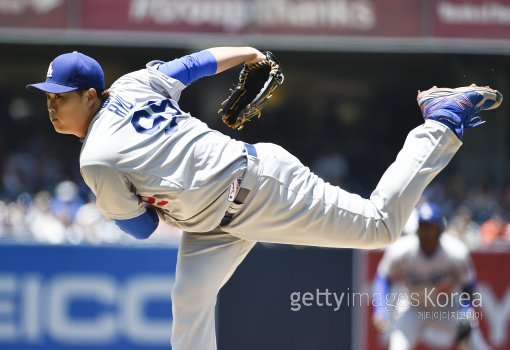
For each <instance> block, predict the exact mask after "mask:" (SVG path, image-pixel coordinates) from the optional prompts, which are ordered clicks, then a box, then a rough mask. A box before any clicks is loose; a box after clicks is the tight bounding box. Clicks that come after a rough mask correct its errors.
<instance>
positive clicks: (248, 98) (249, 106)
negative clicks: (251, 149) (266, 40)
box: [218, 51, 284, 130]
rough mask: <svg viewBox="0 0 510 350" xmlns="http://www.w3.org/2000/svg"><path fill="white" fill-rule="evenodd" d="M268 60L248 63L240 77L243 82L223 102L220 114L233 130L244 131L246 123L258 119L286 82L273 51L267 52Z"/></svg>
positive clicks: (240, 81)
mask: <svg viewBox="0 0 510 350" xmlns="http://www.w3.org/2000/svg"><path fill="white" fill-rule="evenodd" d="M263 53H264V54H265V56H266V59H265V60H262V61H260V62H257V63H254V64H251V65H248V64H245V65H244V67H243V69H242V70H241V73H240V74H239V82H238V83H237V85H236V86H235V88H234V89H233V90H232V89H231V90H230V96H228V98H227V99H226V100H225V101H223V103H222V104H221V106H222V107H221V109H220V110H219V112H218V113H219V114H220V115H221V120H223V122H224V123H225V124H227V125H228V126H229V127H231V128H233V129H236V130H241V129H242V128H243V127H244V124H245V123H247V122H249V121H250V120H252V119H253V118H255V117H257V118H260V115H261V111H262V108H263V107H264V106H265V105H266V103H267V100H268V99H269V98H270V97H271V96H272V95H271V94H272V93H273V91H274V90H275V89H276V87H277V86H278V85H280V84H282V83H283V79H284V77H283V73H282V70H281V67H280V63H279V61H278V60H277V59H276V57H275V56H274V55H273V54H272V53H271V52H269V51H265V52H263Z"/></svg>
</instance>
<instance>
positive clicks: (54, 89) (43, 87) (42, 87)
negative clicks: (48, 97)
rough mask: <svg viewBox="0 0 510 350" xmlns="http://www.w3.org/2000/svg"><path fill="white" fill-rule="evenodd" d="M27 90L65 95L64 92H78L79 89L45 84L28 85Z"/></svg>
mask: <svg viewBox="0 0 510 350" xmlns="http://www.w3.org/2000/svg"><path fill="white" fill-rule="evenodd" d="M27 90H28V91H43V92H49V93H52V94H63V93H64V92H70V91H75V90H78V88H77V87H73V86H64V85H59V84H54V83H47V82H44V83H38V84H30V85H27Z"/></svg>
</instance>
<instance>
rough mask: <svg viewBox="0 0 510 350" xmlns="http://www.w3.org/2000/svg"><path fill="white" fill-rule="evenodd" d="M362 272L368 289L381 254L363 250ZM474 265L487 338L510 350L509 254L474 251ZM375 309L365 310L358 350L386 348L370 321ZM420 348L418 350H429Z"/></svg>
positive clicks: (496, 347) (500, 349)
mask: <svg viewBox="0 0 510 350" xmlns="http://www.w3.org/2000/svg"><path fill="white" fill-rule="evenodd" d="M360 255H361V257H360V259H359V260H358V261H359V265H358V266H359V269H361V271H363V272H362V278H361V281H360V283H361V284H362V285H361V286H359V287H360V288H362V289H363V290H369V288H370V285H371V283H372V279H373V277H374V274H375V271H376V269H377V265H378V263H379V260H380V259H381V257H382V251H363V252H361V253H360ZM472 259H473V263H474V265H475V269H476V272H477V276H478V289H479V290H478V291H479V292H480V293H481V294H482V307H481V310H479V311H480V315H481V317H480V327H481V329H482V332H483V335H484V339H485V341H486V342H487V343H489V345H491V346H492V348H493V349H494V350H510V273H509V272H508V270H507V267H508V266H510V252H504V253H488V252H473V253H472ZM371 315H372V308H371V307H370V308H364V312H363V315H362V316H361V317H362V318H361V320H359V322H361V323H360V324H361V325H362V327H358V328H357V329H358V330H359V331H356V334H355V337H357V338H358V339H363V341H362V342H361V343H360V344H359V346H358V349H359V350H361V349H370V350H383V349H387V345H385V344H384V343H383V341H382V337H381V336H380V335H379V334H378V333H377V332H376V330H375V329H374V327H373V325H372V322H371ZM428 349H429V348H428V347H425V346H423V345H420V346H419V347H418V348H417V350H428Z"/></svg>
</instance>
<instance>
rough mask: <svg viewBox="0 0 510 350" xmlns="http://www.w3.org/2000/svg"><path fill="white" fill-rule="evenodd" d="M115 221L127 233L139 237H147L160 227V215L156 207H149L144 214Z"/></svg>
mask: <svg viewBox="0 0 510 350" xmlns="http://www.w3.org/2000/svg"><path fill="white" fill-rule="evenodd" d="M115 223H116V224H117V226H119V227H120V229H121V230H122V231H124V232H126V233H127V234H130V235H131V236H133V237H135V238H137V239H146V238H149V236H150V235H151V234H152V233H153V232H154V231H155V230H156V228H157V227H158V224H159V217H158V214H157V213H156V212H155V211H154V209H151V208H147V210H146V212H145V213H143V214H142V215H139V216H137V217H135V218H133V219H127V220H115Z"/></svg>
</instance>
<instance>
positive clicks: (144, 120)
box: [131, 99, 183, 135]
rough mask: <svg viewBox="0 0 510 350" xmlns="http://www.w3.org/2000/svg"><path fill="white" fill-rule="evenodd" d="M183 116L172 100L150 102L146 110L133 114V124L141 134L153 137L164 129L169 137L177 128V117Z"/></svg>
mask: <svg viewBox="0 0 510 350" xmlns="http://www.w3.org/2000/svg"><path fill="white" fill-rule="evenodd" d="M159 113H164V114H159ZM181 115H183V112H182V111H181V110H180V109H179V107H177V106H176V105H174V104H173V102H172V100H169V99H167V100H160V101H149V102H147V104H146V105H145V107H144V108H142V109H140V110H138V111H136V112H135V113H133V117H132V118H131V124H132V125H133V127H134V128H135V130H136V132H138V133H140V134H149V135H152V134H154V133H155V132H156V131H158V130H160V129H161V128H164V130H165V134H167V135H168V134H170V133H172V132H173V131H174V130H175V128H176V127H177V117H178V116H181Z"/></svg>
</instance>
